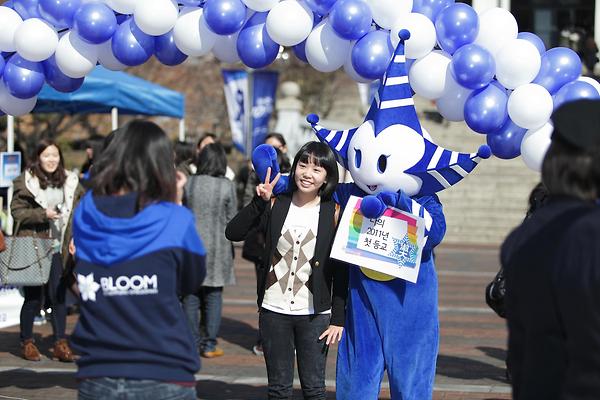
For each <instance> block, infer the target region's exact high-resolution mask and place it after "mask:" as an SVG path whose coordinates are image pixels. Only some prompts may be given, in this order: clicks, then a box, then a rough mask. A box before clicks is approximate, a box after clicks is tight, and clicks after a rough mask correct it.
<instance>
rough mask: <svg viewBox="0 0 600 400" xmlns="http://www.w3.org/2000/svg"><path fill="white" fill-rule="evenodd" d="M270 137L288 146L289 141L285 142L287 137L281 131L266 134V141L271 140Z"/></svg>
mask: <svg viewBox="0 0 600 400" xmlns="http://www.w3.org/2000/svg"><path fill="white" fill-rule="evenodd" d="M270 138H273V139H276V140H277V141H279V143H281V145H282V146H287V143H286V142H285V138H284V137H283V135H282V134H281V133H278V132H271V133H269V134H267V136H265V142H266V141H267V140H269V139H270Z"/></svg>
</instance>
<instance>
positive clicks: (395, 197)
mask: <svg viewBox="0 0 600 400" xmlns="http://www.w3.org/2000/svg"><path fill="white" fill-rule="evenodd" d="M387 207H395V208H397V209H399V210H402V211H406V212H409V213H411V214H413V215H418V216H419V217H421V218H423V219H424V220H425V247H424V248H423V251H430V250H432V249H433V248H434V247H435V246H437V245H438V244H439V243H440V242H441V241H442V239H443V237H444V234H445V233H446V218H445V217H444V212H443V211H442V204H441V203H440V200H439V199H438V197H437V196H436V195H432V196H422V197H418V198H417V199H416V200H415V199H412V198H410V197H408V196H407V195H405V194H404V193H402V192H397V193H394V192H382V193H379V194H378V195H376V196H373V195H370V196H365V197H364V198H363V201H362V203H361V205H360V210H361V212H362V213H363V215H364V216H365V217H367V218H379V217H380V216H381V215H382V214H383V212H384V211H385V209H386V208H387Z"/></svg>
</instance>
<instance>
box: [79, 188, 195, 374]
mask: <svg viewBox="0 0 600 400" xmlns="http://www.w3.org/2000/svg"><path fill="white" fill-rule="evenodd" d="M136 202H137V195H136V194H135V193H132V194H128V195H125V196H97V197H95V196H92V193H91V192H90V193H88V194H86V195H85V196H84V197H83V198H82V200H81V202H80V204H79V207H78V208H77V209H76V210H75V214H74V218H73V237H74V240H75V247H76V259H77V262H76V267H75V274H76V276H77V281H78V284H79V291H80V305H81V316H80V319H79V322H78V324H77V326H76V328H75V331H74V332H73V335H72V336H71V341H72V344H73V348H74V349H75V350H76V351H77V352H78V353H79V354H80V355H81V358H80V359H79V360H78V362H77V363H78V366H79V370H78V373H77V377H78V378H91V377H115V378H117V377H118V378H131V379H152V380H160V381H168V382H193V381H194V373H195V372H196V371H197V370H198V369H199V368H200V360H199V358H198V353H197V350H196V347H195V344H194V342H193V339H192V336H191V333H190V330H189V327H188V325H187V322H186V318H185V315H184V312H183V310H182V307H181V304H180V300H179V299H180V297H182V296H184V295H186V294H189V293H193V292H196V291H197V290H198V289H199V288H200V286H201V284H202V281H203V279H204V276H205V274H206V268H205V255H206V252H205V250H204V246H203V245H202V241H201V240H200V238H199V236H198V233H197V232H196V228H195V224H194V217H193V215H192V213H191V212H190V211H189V210H188V209H186V208H184V207H181V206H178V205H176V204H173V203H168V202H160V203H155V204H152V205H149V206H147V207H145V208H144V209H142V210H141V211H139V212H136Z"/></svg>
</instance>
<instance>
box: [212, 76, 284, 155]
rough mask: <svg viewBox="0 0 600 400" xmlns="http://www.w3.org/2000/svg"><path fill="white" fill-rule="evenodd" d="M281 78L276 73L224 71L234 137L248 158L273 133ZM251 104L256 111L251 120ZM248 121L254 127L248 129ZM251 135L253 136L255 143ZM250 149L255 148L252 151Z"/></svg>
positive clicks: (234, 142) (226, 96)
mask: <svg viewBox="0 0 600 400" xmlns="http://www.w3.org/2000/svg"><path fill="white" fill-rule="evenodd" d="M278 75H279V74H278V73H277V72H274V71H253V72H251V73H248V72H247V71H242V70H223V81H224V83H225V86H224V90H225V100H226V102H227V113H228V115H229V125H230V127H231V136H232V138H233V144H234V145H235V147H236V148H237V149H238V150H239V151H241V152H242V153H244V154H247V155H250V154H251V153H252V150H254V148H255V147H256V146H258V145H259V144H262V143H263V142H264V141H265V137H266V136H267V133H268V132H269V120H270V119H271V115H272V113H273V108H274V105H275V94H276V92H277V79H278ZM250 96H251V97H252V98H251V99H250ZM249 103H252V111H251V113H250V115H249V116H248V112H249V107H248V104H249ZM249 117H250V118H249ZM248 120H249V122H250V126H246V125H248V123H247V122H246V121H248ZM248 135H251V140H249V137H248ZM248 145H250V146H252V148H251V149H249V151H247V147H248Z"/></svg>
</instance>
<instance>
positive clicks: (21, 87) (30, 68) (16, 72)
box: [2, 54, 45, 99]
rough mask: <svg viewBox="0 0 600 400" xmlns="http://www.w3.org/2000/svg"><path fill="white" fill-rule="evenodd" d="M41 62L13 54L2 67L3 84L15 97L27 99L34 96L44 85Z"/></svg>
mask: <svg viewBox="0 0 600 400" xmlns="http://www.w3.org/2000/svg"><path fill="white" fill-rule="evenodd" d="M44 78H45V77H44V67H43V66H42V63H39V62H33V61H28V60H26V59H24V58H23V57H21V56H20V55H18V54H15V55H13V56H12V57H11V58H10V59H9V60H8V62H7V63H6V65H5V67H4V72H3V74H2V79H3V81H4V85H5V86H6V88H7V89H8V91H9V92H10V94H12V95H13V96H15V97H18V98H19V99H29V98H31V97H33V96H36V95H37V94H38V93H39V92H40V90H42V86H44Z"/></svg>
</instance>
